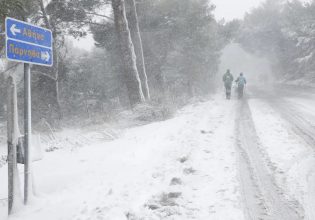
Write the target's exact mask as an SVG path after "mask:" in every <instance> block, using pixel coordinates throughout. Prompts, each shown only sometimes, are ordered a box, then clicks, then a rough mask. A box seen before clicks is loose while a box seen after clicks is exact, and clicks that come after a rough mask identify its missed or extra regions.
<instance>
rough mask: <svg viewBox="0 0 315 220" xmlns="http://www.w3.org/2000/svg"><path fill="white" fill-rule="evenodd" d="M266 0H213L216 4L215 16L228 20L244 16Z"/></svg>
mask: <svg viewBox="0 0 315 220" xmlns="http://www.w3.org/2000/svg"><path fill="white" fill-rule="evenodd" d="M263 1H264V0H212V3H213V4H215V5H216V10H215V16H216V18H217V19H222V18H224V19H225V20H226V21H230V20H233V19H235V18H243V16H244V15H245V13H246V12H248V11H250V10H251V9H252V8H254V7H256V6H258V5H259V4H260V3H262V2H263Z"/></svg>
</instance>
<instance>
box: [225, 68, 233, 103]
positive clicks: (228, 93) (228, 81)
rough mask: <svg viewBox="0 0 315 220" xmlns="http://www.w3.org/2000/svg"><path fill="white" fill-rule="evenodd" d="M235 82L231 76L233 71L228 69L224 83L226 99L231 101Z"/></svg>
mask: <svg viewBox="0 0 315 220" xmlns="http://www.w3.org/2000/svg"><path fill="white" fill-rule="evenodd" d="M233 81H234V77H233V75H232V74H231V71H230V70H229V69H228V70H227V71H226V73H225V74H224V75H223V82H224V86H225V93H226V99H231V92H232V83H233Z"/></svg>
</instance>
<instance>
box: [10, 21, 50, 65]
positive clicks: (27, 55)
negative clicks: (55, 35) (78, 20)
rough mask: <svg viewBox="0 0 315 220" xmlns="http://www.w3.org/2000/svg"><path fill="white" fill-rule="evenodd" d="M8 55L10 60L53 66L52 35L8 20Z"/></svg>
mask: <svg viewBox="0 0 315 220" xmlns="http://www.w3.org/2000/svg"><path fill="white" fill-rule="evenodd" d="M5 24H6V55H7V58H8V59H9V60H12V61H17V62H24V63H32V64H37V65H44V66H52V65H53V53H52V33H51V31H50V30H48V29H45V28H42V27H38V26H34V25H32V24H29V23H26V22H23V21H19V20H16V19H13V18H6V23H5Z"/></svg>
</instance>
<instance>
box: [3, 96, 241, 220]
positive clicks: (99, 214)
mask: <svg viewBox="0 0 315 220" xmlns="http://www.w3.org/2000/svg"><path fill="white" fill-rule="evenodd" d="M235 104H236V101H232V102H226V101H225V100H224V99H222V97H216V98H215V99H213V100H210V101H207V102H205V103H197V104H194V105H191V106H188V107H186V108H184V109H183V110H181V111H180V112H179V113H178V114H177V116H176V117H175V118H173V119H170V120H167V121H164V122H157V123H153V124H149V125H145V126H140V127H137V128H132V129H129V130H127V131H126V132H125V134H124V135H123V137H121V138H119V139H118V140H115V141H111V142H104V143H102V142H96V143H91V144H87V145H86V146H83V147H81V148H75V149H71V150H70V149H68V148H66V149H62V150H59V151H54V152H51V153H46V155H45V158H44V160H42V161H40V162H37V163H34V174H35V182H36V187H37V193H38V194H39V196H38V197H36V198H35V199H34V200H33V202H32V204H31V205H30V206H29V207H25V208H24V210H21V211H20V212H19V213H17V214H15V215H13V216H12V217H11V218H10V219H23V220H27V219H29V220H36V219H38V220H42V219H51V220H56V219H67V220H68V219H109V220H114V219H225V220H242V219H243V218H244V217H243V212H242V203H241V199H240V198H241V195H240V186H239V181H238V169H237V159H236V157H237V154H236V151H235V146H234V145H235V137H234V123H235V120H234V118H235ZM0 175H1V180H3V179H5V177H6V167H3V168H2V169H1V170H0ZM5 189H6V187H3V186H2V185H1V193H0V195H1V197H5V196H6V190H5ZM5 212H6V207H5V206H4V203H2V207H1V216H3V217H4V216H5V214H3V213H5ZM1 219H2V218H1Z"/></svg>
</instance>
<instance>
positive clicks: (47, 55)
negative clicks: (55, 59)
mask: <svg viewBox="0 0 315 220" xmlns="http://www.w3.org/2000/svg"><path fill="white" fill-rule="evenodd" d="M41 59H42V60H44V61H46V62H48V61H49V59H50V55H49V53H48V52H47V51H45V52H42V53H41Z"/></svg>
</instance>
